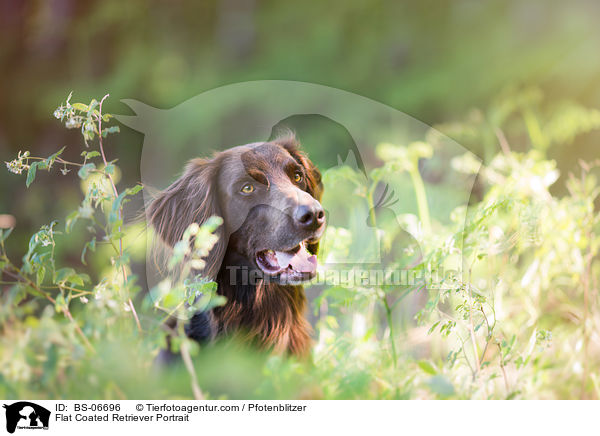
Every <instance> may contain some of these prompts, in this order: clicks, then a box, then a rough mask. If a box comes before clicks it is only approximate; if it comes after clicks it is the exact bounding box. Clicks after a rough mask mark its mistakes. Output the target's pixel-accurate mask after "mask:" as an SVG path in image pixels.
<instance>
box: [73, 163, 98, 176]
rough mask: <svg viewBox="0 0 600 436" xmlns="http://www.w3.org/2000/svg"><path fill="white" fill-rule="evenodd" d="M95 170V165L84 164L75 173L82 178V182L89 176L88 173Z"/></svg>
mask: <svg viewBox="0 0 600 436" xmlns="http://www.w3.org/2000/svg"><path fill="white" fill-rule="evenodd" d="M95 169H96V164H93V163H88V164H85V165H84V166H82V167H81V168H80V169H79V172H78V173H77V175H78V176H79V177H80V178H82V179H83V180H85V179H87V178H88V176H89V175H90V172H91V171H93V170H95Z"/></svg>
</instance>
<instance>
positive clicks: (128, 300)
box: [98, 94, 142, 332]
mask: <svg viewBox="0 0 600 436" xmlns="http://www.w3.org/2000/svg"><path fill="white" fill-rule="evenodd" d="M109 95H110V94H106V95H105V96H104V97H102V100H100V104H99V106H98V144H99V145H100V153H101V155H102V161H103V162H104V167H107V166H108V161H107V160H106V155H105V154H104V146H103V143H102V103H104V100H106V99H107V98H108V96H109ZM106 175H107V176H108V180H109V181H110V184H111V185H112V188H113V193H114V194H115V201H116V200H117V198H118V197H119V192H118V191H117V185H115V182H114V180H113V178H112V175H111V174H109V173H106ZM119 220H120V221H121V222H122V220H123V209H122V207H119ZM118 230H119V233H121V226H120V225H119V227H118ZM118 253H119V256H120V257H123V237H122V236H120V237H119V250H118ZM121 270H122V271H123V284H124V287H125V289H127V270H126V269H125V265H122V266H121ZM127 303H128V304H129V308H130V309H131V313H132V314H133V317H134V318H135V323H136V325H137V329H138V331H139V332H141V331H142V325H141V324H140V320H139V318H138V315H137V312H136V310H135V306H134V305H133V301H132V300H131V297H129V296H128V298H127Z"/></svg>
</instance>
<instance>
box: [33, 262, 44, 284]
mask: <svg viewBox="0 0 600 436" xmlns="http://www.w3.org/2000/svg"><path fill="white" fill-rule="evenodd" d="M45 276H46V268H45V267H44V266H43V265H42V266H40V267H39V268H38V270H37V273H36V275H35V283H36V284H37V285H38V286H39V285H41V284H42V282H43V281H44V277H45Z"/></svg>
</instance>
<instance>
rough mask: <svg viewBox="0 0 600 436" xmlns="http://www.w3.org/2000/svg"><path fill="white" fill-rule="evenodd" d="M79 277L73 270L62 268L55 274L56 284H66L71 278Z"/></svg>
mask: <svg viewBox="0 0 600 436" xmlns="http://www.w3.org/2000/svg"><path fill="white" fill-rule="evenodd" d="M75 275H77V273H76V272H75V270H74V269H73V268H61V269H59V270H57V271H56V272H55V273H54V277H53V281H54V283H65V282H66V281H67V280H69V279H70V277H72V276H75Z"/></svg>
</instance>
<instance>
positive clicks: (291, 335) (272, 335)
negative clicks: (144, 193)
mask: <svg viewBox="0 0 600 436" xmlns="http://www.w3.org/2000/svg"><path fill="white" fill-rule="evenodd" d="M273 144H276V145H277V146H278V147H280V148H281V149H283V150H285V151H282V152H281V153H286V152H287V153H289V155H287V154H286V156H288V159H289V156H291V157H292V158H293V159H294V160H295V161H296V162H297V163H298V165H300V166H301V167H302V168H304V171H305V179H306V182H305V183H306V184H305V188H304V191H305V192H307V193H308V194H310V195H311V196H312V197H313V198H314V199H315V200H320V198H321V195H322V191H323V187H322V184H321V175H320V173H319V171H318V170H317V169H316V168H315V166H314V165H313V164H312V163H311V162H310V160H308V158H307V157H306V156H305V155H304V154H303V153H302V152H301V151H300V150H299V144H298V142H297V141H296V140H295V138H294V137H293V136H287V137H285V138H279V139H277V140H275V141H273ZM238 149H241V150H238ZM240 153H241V155H244V153H245V154H247V153H248V151H245V149H243V148H241V147H236V148H234V149H230V150H226V151H224V152H221V153H218V154H217V155H215V156H214V157H213V158H212V159H209V160H206V159H195V160H192V161H191V162H190V163H189V164H188V165H187V166H186V169H185V171H184V173H183V175H182V176H181V177H180V178H179V179H177V180H176V181H175V182H174V183H173V184H172V185H171V186H169V187H168V188H167V189H166V190H164V191H163V192H161V193H160V194H159V196H158V197H157V198H156V199H155V200H154V201H153V202H152V204H151V205H150V208H149V209H148V217H149V221H150V223H151V224H152V226H153V227H154V228H155V230H156V232H157V233H158V234H159V235H160V237H161V238H162V240H163V241H164V242H165V243H166V244H167V245H168V246H171V247H172V246H173V245H174V244H175V243H176V242H177V241H178V240H179V239H181V237H182V235H183V232H184V231H185V229H186V228H187V227H188V226H189V224H191V223H192V222H197V223H199V224H202V223H203V222H204V221H205V220H206V219H207V218H208V217H210V216H213V215H218V216H221V217H223V219H224V220H225V221H226V222H225V224H224V225H223V226H222V227H221V228H220V230H219V242H218V244H217V245H216V246H215V247H214V248H213V250H212V251H211V252H210V254H209V256H208V259H207V266H206V268H205V270H204V271H203V272H202V274H203V275H204V276H205V277H207V278H210V279H214V280H216V282H217V284H218V291H217V292H218V293H219V294H220V295H223V296H224V297H226V298H227V303H226V304H225V305H224V306H222V307H218V308H215V309H213V311H212V313H211V314H210V315H209V316H208V317H207V318H206V320H207V321H206V322H209V323H210V324H211V325H212V328H213V329H214V332H213V333H214V334H217V335H222V334H225V335H237V336H241V337H243V338H245V339H246V340H248V341H252V342H256V343H258V344H259V345H260V346H261V347H265V348H269V349H273V350H275V351H277V352H289V353H292V354H295V355H300V356H301V355H307V354H308V352H309V350H310V344H311V339H310V333H311V327H310V324H309V323H308V322H307V321H306V319H305V317H304V311H305V309H306V296H305V294H304V290H303V288H302V286H300V285H287V284H278V283H272V282H268V283H267V282H265V281H264V280H262V279H259V280H258V281H257V282H256V283H255V284H253V285H251V284H238V282H235V283H231V272H230V270H229V269H228V268H227V267H228V266H232V265H235V264H236V260H235V256H232V255H231V251H232V250H233V248H232V247H234V246H235V244H236V243H239V244H241V243H243V242H244V241H243V238H244V237H245V236H248V235H245V234H244V228H242V230H238V231H237V232H235V233H231V232H230V230H228V227H227V224H228V223H227V221H228V217H227V205H225V206H224V205H223V202H224V201H225V198H226V195H225V194H224V193H223V192H224V190H223V186H222V185H223V184H224V182H223V180H225V181H227V180H229V178H233V177H234V175H235V174H234V173H235V172H236V171H238V172H239V170H235V167H234V164H232V163H231V162H234V163H235V162H236V158H237V157H238V155H240ZM281 153H280V152H273V153H272V155H273V156H272V159H270V158H269V156H270V155H268V154H267V155H265V156H263V155H261V156H260V162H259V166H262V167H264V168H269V166H273V165H275V163H274V162H276V161H277V159H280V158H281V156H283V155H282V154H281ZM263 154H264V153H263ZM303 195H305V194H303ZM232 235H233V236H232ZM251 236H255V235H251ZM240 240H241V241H240ZM309 250H310V251H311V252H312V253H314V254H316V252H317V250H318V242H315V243H312V244H310V245H309ZM238 257H239V256H238ZM232 258H233V260H232ZM203 322H204V321H203ZM214 334H211V337H212V336H214Z"/></svg>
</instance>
